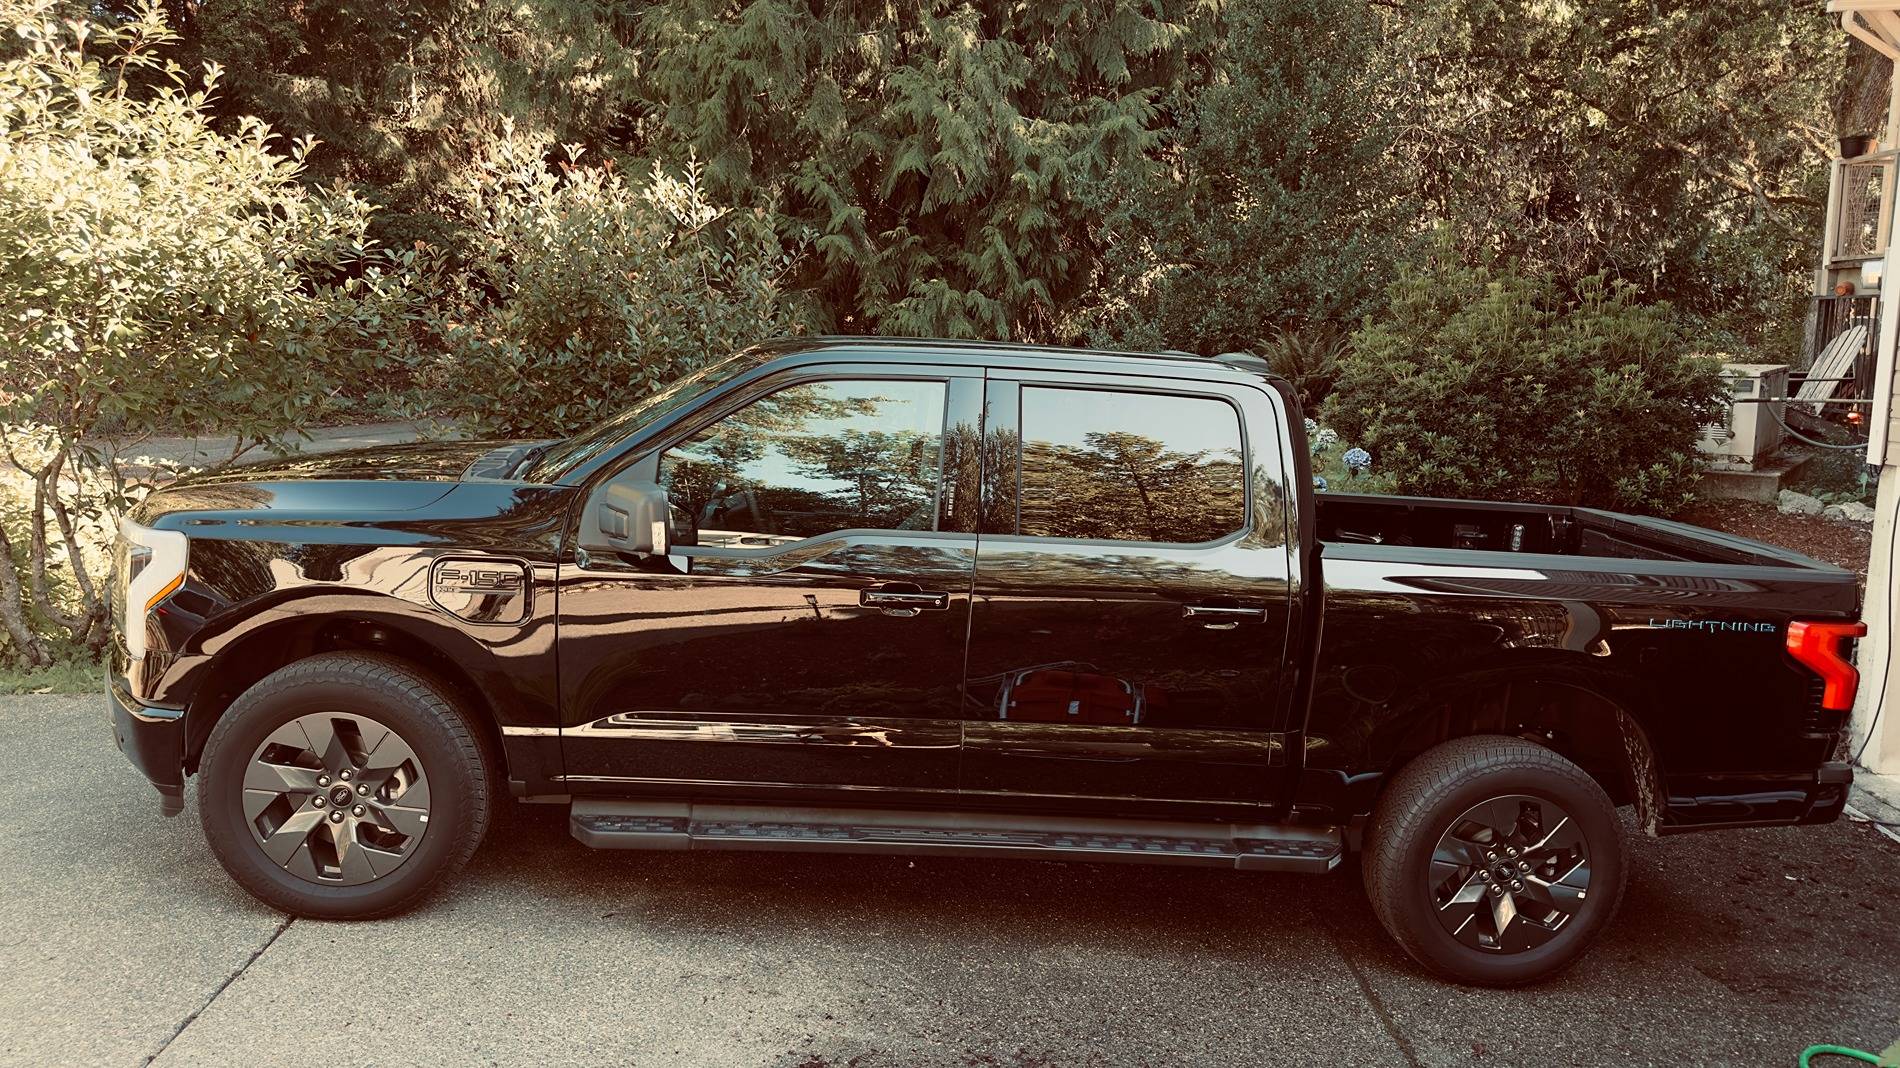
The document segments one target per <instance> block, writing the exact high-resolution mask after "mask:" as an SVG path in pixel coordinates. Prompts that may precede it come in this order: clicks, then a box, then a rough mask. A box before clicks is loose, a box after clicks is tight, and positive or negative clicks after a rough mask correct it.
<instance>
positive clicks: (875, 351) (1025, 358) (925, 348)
mask: <svg viewBox="0 0 1900 1068" xmlns="http://www.w3.org/2000/svg"><path fill="white" fill-rule="evenodd" d="M756 351H759V352H761V354H763V355H767V356H768V358H777V357H784V356H799V355H810V356H818V355H826V356H835V355H839V354H846V353H851V352H862V353H864V354H865V355H867V356H875V357H877V358H879V359H886V360H888V359H892V358H893V357H895V358H896V359H898V360H899V361H909V360H916V361H919V362H923V361H931V362H940V361H943V360H945V359H948V360H950V361H952V362H963V361H965V360H967V361H968V362H972V363H979V362H980V363H991V364H994V363H998V362H1008V363H1010V364H1015V365H1018V366H1024V367H1037V366H1040V367H1045V368H1054V367H1062V366H1074V365H1078V364H1088V365H1091V366H1093V367H1096V368H1098V369H1099V368H1101V365H1102V364H1103V363H1105V362H1112V363H1114V364H1116V365H1117V366H1116V368H1115V369H1116V370H1118V371H1121V372H1123V373H1139V372H1140V371H1142V370H1144V369H1145V370H1149V371H1152V372H1155V373H1160V374H1168V375H1179V374H1180V373H1181V372H1182V371H1192V372H1193V373H1194V375H1195V377H1211V378H1229V379H1231V378H1242V379H1259V378H1262V377H1266V378H1278V377H1279V376H1277V375H1274V374H1273V373H1272V372H1271V371H1270V370H1269V368H1268V366H1267V363H1266V361H1265V360H1262V359H1260V358H1259V357H1258V356H1254V355H1251V354H1248V353H1239V352H1229V353H1222V354H1221V355H1219V356H1213V357H1207V356H1197V355H1195V354H1194V353H1191V352H1180V351H1171V352H1120V351H1116V350H1113V349H1084V348H1067V347H1064V346H1060V345H1034V344H1026V343H1019V342H1013V341H962V340H956V339H951V338H916V337H862V336H853V335H837V334H824V335H817V336H813V337H785V338H774V339H772V340H770V341H767V342H765V343H763V344H761V345H759V346H758V347H757V350H756ZM999 358H1000V359H999Z"/></svg>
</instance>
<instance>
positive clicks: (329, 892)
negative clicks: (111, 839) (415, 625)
mask: <svg viewBox="0 0 1900 1068" xmlns="http://www.w3.org/2000/svg"><path fill="white" fill-rule="evenodd" d="M198 771H199V774H198V810H199V817H200V818H201V819H202V820H203V822H204V829H205V837H206V838H207V839H208V840H209V841H210V843H211V848H212V851H213V852H215V853H216V854H217V856H218V860H219V861H220V862H221V863H223V865H224V867H225V870H226V871H228V872H230V873H231V876H232V877H233V878H235V879H236V880H237V881H238V882H239V883H240V884H242V885H243V887H244V888H245V889H246V890H249V891H250V892H251V893H252V894H254V895H255V896H256V897H258V898H259V899H260V900H262V901H263V902H264V903H266V904H268V905H270V906H271V907H273V908H276V909H279V910H281V911H284V912H289V913H293V914H295V915H299V916H315V917H320V918H324V919H352V918H367V917H373V916H385V915H388V914H390V913H393V912H398V911H401V910H402V909H405V908H407V907H409V906H410V905H412V904H414V903H415V902H417V901H418V900H420V899H421V898H422V897H423V896H424V895H425V894H427V893H428V892H429V891H430V890H431V889H433V888H434V887H435V886H436V885H437V884H439V883H440V882H441V881H442V880H443V879H445V878H447V877H448V876H449V875H451V874H453V873H454V872H455V871H457V870H458V869H460V868H461V867H462V865H463V864H465V863H467V862H468V859H469V857H470V856H471V855H473V854H474V852H475V847H476V846H477V845H478V844H479V843H480V842H481V839H482V834H483V832H484V831H485V830H486V829H487V827H488V820H489V807H490V804H491V801H490V791H489V783H490V781H491V777H490V774H489V771H488V761H487V760H486V759H485V757H484V752H483V747H482V744H481V742H480V738H479V735H478V734H477V733H476V731H475V730H474V729H473V726H472V724H471V722H470V720H469V719H468V716H467V714H466V713H465V712H464V711H463V710H462V709H461V707H460V706H458V705H457V704H456V702H455V701H454V700H453V698H452V697H451V696H450V695H449V694H448V692H447V691H446V689H445V688H444V687H443V686H441V685H440V684H439V683H436V682H434V681H433V680H431V679H429V678H428V677H427V676H425V675H422V674H421V673H419V672H417V671H415V670H414V669H413V668H411V667H409V666H408V665H406V664H404V663H402V662H401V661H398V660H395V659H392V658H389V657H383V656H377V655H374V654H369V653H326V654H324V655H321V656H315V657H311V658H310V659H308V660H302V661H298V662H297V663H294V664H291V665H290V666H288V667H285V668H282V669H280V670H278V671H276V672H274V673H272V674H271V675H269V676H266V677H265V678H264V679H263V680H262V681H260V682H258V683H257V684H256V685H255V686H252V687H251V688H250V689H248V690H246V691H245V692H244V693H243V694H241V695H239V696H238V698H237V700H235V701H233V702H232V704H231V707H230V708H229V709H227V710H226V711H225V714H224V716H223V717H222V718H220V719H219V720H218V724H217V726H216V727H215V728H214V729H213V730H212V732H211V737H210V738H209V739H208V740H207V741H206V742H205V749H204V755H203V758H202V759H201V760H200V761H199V769H198Z"/></svg>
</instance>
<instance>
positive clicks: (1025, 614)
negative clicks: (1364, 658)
mask: <svg viewBox="0 0 1900 1068" xmlns="http://www.w3.org/2000/svg"><path fill="white" fill-rule="evenodd" d="M991 378H992V380H991V381H990V383H989V386H988V404H987V417H986V423H987V425H986V433H987V434H988V436H989V439H990V440H991V441H992V442H994V443H996V447H995V448H993V449H991V450H990V452H991V454H992V455H991V457H990V458H989V462H990V464H991V467H990V468H989V469H986V473H985V476H984V482H985V487H986V492H987V493H988V494H989V495H990V499H989V500H988V501H987V502H986V503H985V507H984V510H983V514H984V517H985V520H984V531H983V542H982V546H981V548H980V550H979V552H978V555H977V569H976V584H975V593H974V604H973V608H972V613H973V615H972V620H971V640H970V653H969V667H968V669H967V676H966V680H965V686H966V690H967V706H966V707H967V710H968V715H969V716H970V723H969V725H968V727H967V729H966V731H965V736H964V773H963V776H962V780H961V781H962V784H963V787H964V789H965V790H966V791H970V792H973V793H977V794H982V795H987V796H989V797H991V798H993V799H996V800H999V801H1000V800H1008V801H1011V802H1013V803H1024V804H1062V805H1064V807H1069V806H1083V807H1086V806H1097V805H1099V806H1107V807H1112V808H1114V809H1116V810H1118V811H1121V812H1123V813H1132V812H1134V811H1138V810H1141V809H1144V808H1150V807H1154V806H1153V805H1148V804H1145V803H1147V802H1153V803H1158V804H1159V805H1160V806H1169V805H1171V804H1172V803H1176V802H1184V803H1208V802H1216V803H1219V802H1241V803H1259V802H1263V801H1268V800H1272V799H1273V798H1274V797H1275V794H1276V787H1277V786H1279V785H1280V784H1281V782H1282V781H1283V780H1282V775H1283V773H1284V769H1285V766H1286V763H1287V761H1286V756H1287V754H1285V753H1284V752H1283V751H1282V750H1281V748H1280V746H1281V735H1280V733H1279V731H1281V730H1282V729H1283V725H1284V718H1285V714H1286V708H1287V699H1288V694H1287V692H1286V688H1287V680H1288V678H1289V677H1290V675H1291V673H1290V672H1286V671H1283V670H1282V658H1283V656H1284V654H1285V647H1286V642H1287V634H1288V612H1289V606H1290V602H1289V581H1288V575H1289V566H1290V562H1289V556H1288V545H1287V541H1288V539H1287V523H1286V505H1285V499H1286V498H1285V483H1284V480H1283V479H1282V478H1281V475H1280V472H1281V471H1282V470H1283V469H1284V467H1285V464H1284V463H1283V459H1282V456H1283V454H1282V451H1281V442H1280V441H1279V435H1278V434H1277V433H1276V427H1277V426H1278V425H1279V423H1278V418H1280V417H1278V416H1276V414H1275V413H1276V409H1275V407H1274V399H1273V398H1272V397H1271V395H1270V394H1269V393H1267V391H1266V390H1265V389H1256V388H1253V387H1251V386H1244V385H1231V386H1228V385H1218V384H1203V383H1194V382H1185V381H1176V380H1169V379H1145V378H1134V377H1124V376H1114V377H1100V378H1098V377H1092V376H1084V375H1075V374H1059V373H1053V372H1051V373H1042V374H1038V373H1033V372H999V371H993V372H992V373H991ZM998 454H1004V455H1001V456H1000V457H999V455H998ZM999 463H1000V466H997V465H998V464H999Z"/></svg>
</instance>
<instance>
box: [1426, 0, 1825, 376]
mask: <svg viewBox="0 0 1900 1068" xmlns="http://www.w3.org/2000/svg"><path fill="white" fill-rule="evenodd" d="M1403 11H1404V14H1403V16H1402V17H1401V19H1400V21H1399V26H1400V28H1401V33H1402V40H1401V48H1400V52H1399V54H1400V55H1401V56H1403V57H1405V59H1404V62H1405V64H1406V66H1405V86H1406V92H1407V93H1408V94H1413V95H1416V96H1417V97H1418V99H1419V101H1420V103H1421V105H1422V112H1421V114H1420V118H1419V121H1418V122H1417V123H1416V124H1415V125H1414V126H1413V127H1411V129H1410V131H1409V132H1408V134H1407V135H1406V136H1405V137H1404V138H1403V139H1402V140H1401V142H1400V145H1399V147H1398V154H1399V158H1400V159H1401V160H1402V161H1403V166H1404V167H1405V168H1406V169H1407V170H1408V171H1409V172H1410V173H1412V174H1414V175H1415V176H1416V179H1417V182H1418V187H1419V191H1420V194H1421V195H1422V196H1423V198H1424V200H1425V205H1426V210H1427V213H1428V216H1429V217H1432V218H1435V219H1438V220H1442V221H1444V222H1446V223H1447V224H1449V225H1450V226H1451V227H1452V228H1453V231H1454V232H1455V233H1457V234H1458V236H1459V239H1460V245H1461V248H1462V249H1463V250H1464V251H1465V254H1466V255H1467V256H1471V257H1474V258H1475V257H1478V256H1482V255H1502V256H1504V257H1507V258H1514V259H1518V260H1520V261H1522V262H1524V263H1525V264H1526V265H1527V266H1530V267H1532V268H1535V269H1537V270H1540V271H1547V272H1550V273H1553V274H1556V275H1558V276H1560V277H1562V278H1566V279H1570V280H1573V281H1574V280H1579V279H1582V278H1586V277H1589V276H1592V275H1596V274H1605V275H1607V276H1609V277H1611V278H1614V279H1616V280H1618V281H1621V282H1626V283H1629V284H1631V285H1633V286H1635V287H1636V289H1637V294H1638V296H1639V298H1640V299H1642V300H1652V301H1653V300H1667V301H1669V302H1671V303H1672V304H1674V305H1675V306H1676V307H1677V308H1678V310H1679V311H1680V312H1682V313H1683V314H1684V315H1685V316H1687V317H1688V322H1689V323H1690V325H1691V326H1694V327H1699V328H1701V329H1702V330H1703V331H1704V332H1705V333H1708V334H1711V335H1714V336H1717V337H1719V338H1721V339H1722V340H1723V341H1725V342H1726V343H1727V344H1728V345H1731V346H1734V345H1745V346H1751V347H1754V348H1756V349H1757V351H1761V352H1764V353H1765V354H1771V355H1772V358H1774V359H1776V360H1786V359H1789V358H1791V357H1792V356H1793V355H1794V354H1795V353H1797V352H1798V351H1799V342H1798V340H1797V339H1796V338H1795V336H1794V333H1793V331H1794V328H1795V327H1798V325H1799V323H1800V321H1801V313H1802V308H1801V307H1800V304H1799V302H1800V298H1801V297H1802V296H1803V295H1804V293H1805V288H1806V284H1807V281H1808V278H1809V276H1810V275H1809V272H1811V270H1812V268H1813V266H1814V257H1815V255H1816V251H1817V247H1818V238H1819V233H1820V221H1821V220H1820V215H1821V210H1822V205H1823V202H1824V201H1825V198H1826V188H1825V177H1826V166H1825V162H1826V160H1827V158H1828V157H1829V155H1831V153H1832V145H1831V143H1830V140H1829V138H1830V134H1831V133H1832V132H1834V131H1833V129H1832V127H1833V125H1834V122H1833V119H1832V111H1831V107H1832V100H1833V98H1834V91H1835V87H1836V83H1837V82H1838V80H1839V79H1840V77H1841V73H1842V71H1843V69H1844V65H1845V55H1846V52H1847V43H1846V37H1845V35H1844V34H1842V33H1841V32H1840V30H1839V28H1838V27H1837V26H1836V25H1835V24H1834V23H1833V21H1832V20H1831V19H1830V18H1828V17H1827V15H1826V13H1825V12H1824V11H1823V10H1822V9H1821V8H1820V7H1819V6H1814V5H1805V4H1795V5H1790V4H1785V3H1777V2H1774V0H1736V2H1724V3H1719V4H1710V3H1698V2H1694V0H1667V2H1663V3H1649V2H1647V0H1644V2H1636V0H1580V2H1578V3H1574V4H1542V3H1536V2H1533V0H1440V2H1436V3H1428V4H1420V5H1406V6H1405V7H1404V9H1403ZM1790 324H1792V325H1790Z"/></svg>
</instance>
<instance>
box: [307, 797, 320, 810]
mask: <svg viewBox="0 0 1900 1068" xmlns="http://www.w3.org/2000/svg"><path fill="white" fill-rule="evenodd" d="M310 803H311V804H313V805H315V806H317V807H318V808H322V807H323V798H322V797H313V798H311V799H310Z"/></svg>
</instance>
